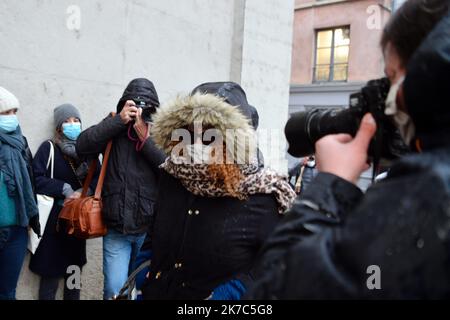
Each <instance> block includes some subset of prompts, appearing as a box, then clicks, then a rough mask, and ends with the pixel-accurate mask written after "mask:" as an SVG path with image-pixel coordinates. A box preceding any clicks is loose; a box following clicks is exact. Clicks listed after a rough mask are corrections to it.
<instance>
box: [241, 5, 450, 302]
mask: <svg viewBox="0 0 450 320" xmlns="http://www.w3.org/2000/svg"><path fill="white" fill-rule="evenodd" d="M449 83H450V13H449V14H448V15H447V16H446V17H445V18H444V19H443V20H442V21H441V22H440V23H439V24H438V25H437V27H436V28H435V29H434V31H433V32H432V33H431V34H430V35H429V36H428V38H427V39H426V40H425V41H424V43H423V44H422V45H421V47H420V48H419V49H418V50H417V51H416V53H415V55H414V56H413V58H412V60H410V62H409V64H408V68H407V75H406V79H405V82H404V85H403V89H404V97H405V102H406V107H407V109H408V113H409V114H410V116H411V118H412V120H413V122H414V124H415V126H416V138H417V140H416V141H418V143H417V145H418V146H421V148H422V151H423V153H420V154H415V155H411V156H407V157H404V158H402V159H400V160H399V161H398V162H397V163H396V164H394V165H393V166H392V168H391V170H390V171H389V173H388V176H387V178H386V179H385V180H383V181H381V182H379V183H377V184H375V185H374V186H373V187H371V188H369V190H368V191H367V193H366V194H365V195H363V193H362V192H361V191H360V190H359V189H358V188H357V187H356V186H355V185H353V184H351V183H349V182H347V181H346V180H343V179H341V178H339V177H337V176H334V175H332V174H327V173H319V175H318V176H317V178H316V179H315V181H313V183H312V184H311V185H310V186H309V188H308V189H307V190H306V191H305V193H304V194H303V195H302V197H299V198H298V199H297V200H296V202H295V204H294V206H293V208H292V210H291V211H290V212H289V213H288V214H287V215H286V218H285V219H284V220H283V221H282V222H281V223H280V225H279V226H278V227H277V228H276V230H275V232H274V234H273V235H272V236H271V238H270V240H269V241H268V242H267V243H266V245H265V247H264V250H263V256H262V258H261V261H260V263H259V264H258V271H257V277H258V280H257V281H256V284H255V286H254V287H253V288H252V289H251V292H250V293H249V294H248V296H247V298H253V299H305V298H306V299H341V298H352V299H353V298H360V299H361V298H363V299H442V298H447V299H448V298H450V249H449V248H450V131H449V128H450V108H449V103H450V87H449Z"/></svg>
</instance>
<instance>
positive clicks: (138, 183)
mask: <svg viewBox="0 0 450 320" xmlns="http://www.w3.org/2000/svg"><path fill="white" fill-rule="evenodd" d="M157 107H159V100H158V95H157V93H156V89H155V87H154V86H153V83H152V82H151V81H149V80H148V79H143V78H140V79H134V80H132V81H131V82H130V83H129V84H128V86H127V88H126V89H125V92H124V93H123V96H122V98H121V99H120V100H119V103H118V104H117V114H116V115H114V116H113V115H109V116H108V117H107V118H106V119H104V120H103V121H102V122H100V123H99V124H97V125H95V126H92V127H90V128H89V129H87V130H86V131H84V132H83V133H81V135H80V137H79V138H78V141H77V152H78V154H79V155H80V156H88V155H93V154H99V153H102V152H104V150H105V148H106V145H107V144H108V142H109V141H110V140H112V149H111V155H110V159H109V162H108V167H107V171H106V177H105V182H104V185H103V193H102V197H103V205H104V207H103V215H104V216H103V218H104V221H105V223H106V225H107V227H108V234H107V235H106V236H104V238H103V274H104V278H105V280H104V293H103V298H104V299H111V298H113V297H114V296H116V295H117V294H118V293H119V290H120V289H121V287H122V286H123V285H124V283H125V281H126V280H127V278H128V274H129V268H130V266H133V265H134V263H133V262H134V260H135V258H136V256H137V254H138V252H139V249H140V247H141V246H142V243H143V242H144V239H145V235H146V231H147V228H148V227H149V225H150V219H151V217H152V215H153V208H154V201H155V198H156V188H157V180H158V170H159V169H158V166H159V165H160V164H161V163H162V162H163V161H164V158H165V156H164V153H163V152H162V151H160V150H159V149H158V148H157V147H156V146H155V144H154V142H153V140H152V139H151V138H150V129H151V124H150V122H151V116H152V113H154V112H155V111H156V108H157Z"/></svg>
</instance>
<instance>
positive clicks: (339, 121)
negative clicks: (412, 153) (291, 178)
mask: <svg viewBox="0 0 450 320" xmlns="http://www.w3.org/2000/svg"><path fill="white" fill-rule="evenodd" d="M389 89H390V83H389V80H388V79H387V78H381V79H376V80H370V81H369V82H368V83H367V84H366V86H365V87H363V88H362V89H361V91H359V92H356V93H353V94H351V95H350V103H349V107H348V108H346V109H341V108H336V109H313V110H311V111H307V112H297V113H294V114H293V115H292V117H291V118H290V119H289V121H288V122H287V124H286V127H285V135H286V138H287V141H288V143H289V149H288V152H289V154H291V155H292V156H294V157H305V156H308V155H311V154H314V145H315V143H316V141H317V140H319V139H320V138H322V137H323V136H326V135H328V134H336V133H348V134H350V135H352V136H355V134H356V132H357V131H358V128H359V124H360V122H361V119H362V117H363V116H364V115H365V114H366V113H368V112H370V113H371V114H372V116H373V117H374V119H375V121H376V123H377V132H376V134H375V136H374V138H373V139H372V142H371V144H370V146H369V152H368V153H369V157H370V158H371V159H372V160H373V161H374V164H376V165H378V162H379V160H380V159H383V160H393V159H396V158H398V157H400V156H402V155H404V154H405V153H407V152H408V150H409V148H408V147H407V146H406V144H405V143H404V142H403V140H402V138H401V136H400V134H399V132H398V130H397V128H396V127H395V125H394V124H393V122H392V121H391V119H389V118H388V116H386V115H385V114H384V109H385V101H386V97H387V95H388V93H389Z"/></svg>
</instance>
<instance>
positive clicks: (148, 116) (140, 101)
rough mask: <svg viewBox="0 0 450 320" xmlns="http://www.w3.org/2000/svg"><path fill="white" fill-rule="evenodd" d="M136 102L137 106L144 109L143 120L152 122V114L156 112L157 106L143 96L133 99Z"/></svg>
mask: <svg viewBox="0 0 450 320" xmlns="http://www.w3.org/2000/svg"><path fill="white" fill-rule="evenodd" d="M133 101H134V103H136V108H141V109H142V116H141V117H142V120H144V121H145V122H152V115H153V114H154V113H155V112H156V107H155V106H152V105H151V104H148V103H147V100H146V99H144V98H142V97H137V98H134V99H133Z"/></svg>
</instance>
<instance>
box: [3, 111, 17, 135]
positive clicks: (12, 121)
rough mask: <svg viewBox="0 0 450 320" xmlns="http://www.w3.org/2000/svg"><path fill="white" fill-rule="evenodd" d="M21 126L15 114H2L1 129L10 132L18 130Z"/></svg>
mask: <svg viewBox="0 0 450 320" xmlns="http://www.w3.org/2000/svg"><path fill="white" fill-rule="evenodd" d="M18 126H19V120H18V119H17V116H16V115H15V114H11V115H4V116H0V129H1V130H2V131H3V132H6V133H9V132H13V131H16V129H17V127H18Z"/></svg>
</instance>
